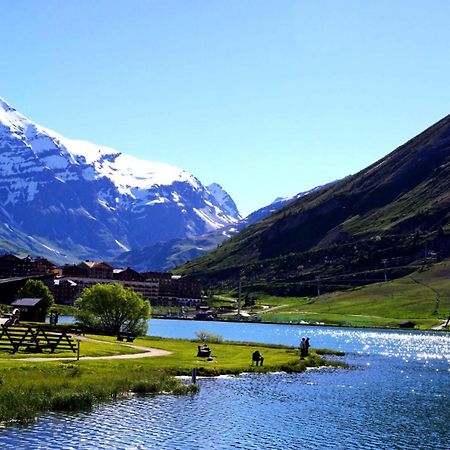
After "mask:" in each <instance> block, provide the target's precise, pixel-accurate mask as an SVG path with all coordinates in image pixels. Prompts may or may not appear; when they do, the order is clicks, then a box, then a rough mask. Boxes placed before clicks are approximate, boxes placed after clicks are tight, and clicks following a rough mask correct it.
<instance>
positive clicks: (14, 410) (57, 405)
mask: <svg viewBox="0 0 450 450" xmlns="http://www.w3.org/2000/svg"><path fill="white" fill-rule="evenodd" d="M96 338H98V339H96ZM87 339H89V340H90V342H89V345H90V347H87V348H89V351H90V352H91V353H90V356H89V352H88V351H87V350H86V352H87V354H88V355H87V356H85V357H84V358H83V357H81V358H80V360H77V359H76V357H74V356H71V357H69V358H67V359H66V358H65V356H66V355H64V360H61V359H59V358H58V357H48V358H42V357H40V356H37V357H34V358H28V357H26V358H15V359H10V358H0V379H1V381H2V382H1V383H0V421H1V423H2V424H4V425H5V424H11V423H14V422H20V423H28V422H32V421H33V420H35V418H36V417H38V416H39V415H41V414H42V413H45V412H49V411H52V412H56V411H80V410H85V411H90V410H91V409H92V408H93V406H94V405H96V404H99V403H103V402H107V401H111V400H113V401H114V400H120V399H122V398H127V397H128V396H129V395H132V394H140V395H146V394H151V395H156V394H162V393H170V394H173V395H192V394H195V393H197V392H198V389H199V386H198V384H193V383H185V382H182V381H181V378H179V377H184V378H183V380H186V379H189V378H191V376H190V375H191V373H192V369H193V368H195V369H196V375H197V377H198V378H201V377H207V378H212V377H218V376H219V377H220V376H229V377H232V376H233V377H237V376H239V375H241V374H243V373H250V374H251V373H254V374H255V373H258V374H260V373H274V372H283V373H300V372H304V371H306V370H308V368H317V367H323V366H326V367H329V368H336V367H342V368H346V367H348V365H347V364H346V363H345V362H344V361H342V360H341V361H336V360H332V359H327V358H326V357H327V356H328V355H329V356H332V355H333V354H336V355H338V356H342V352H341V353H339V352H336V351H334V350H331V351H329V352H330V353H327V354H325V355H322V354H320V353H321V349H317V351H316V350H314V349H311V352H310V355H309V356H308V357H306V358H305V359H304V360H300V358H299V356H298V350H297V349H295V348H292V347H288V346H274V345H270V344H260V343H245V342H239V343H227V342H223V343H210V346H211V348H212V355H211V356H212V357H213V358H214V359H213V360H212V361H211V360H207V359H206V358H199V357H197V356H196V355H197V345H198V341H192V340H188V339H184V340H178V339H171V338H152V337H150V336H146V337H140V338H137V339H136V341H137V345H135V346H134V347H139V348H145V349H146V351H145V352H144V353H133V354H126V353H127V352H126V351H125V347H129V344H125V343H123V344H121V347H123V348H124V353H125V354H122V355H117V356H106V357H105V356H93V355H95V354H98V350H96V348H95V346H97V347H101V346H102V345H103V344H105V343H106V344H115V345H117V343H116V342H115V337H113V336H109V337H108V336H94V337H89V338H87ZM96 342H97V344H96ZM104 347H105V346H104V345H103V354H104V352H105V350H104ZM106 347H109V345H107V346H106ZM256 349H259V350H261V351H262V354H263V356H264V358H265V361H264V362H265V365H264V366H252V365H251V356H252V354H253V352H254V351H255V350H256ZM154 351H156V352H158V354H153V355H152V352H154ZM96 352H97V353H96ZM135 355H137V356H135ZM143 356H144V357H143ZM146 356H158V357H155V358H151V357H146ZM46 363H47V364H46ZM191 379H192V378H191Z"/></svg>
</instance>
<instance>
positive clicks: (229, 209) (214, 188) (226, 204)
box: [207, 183, 242, 219]
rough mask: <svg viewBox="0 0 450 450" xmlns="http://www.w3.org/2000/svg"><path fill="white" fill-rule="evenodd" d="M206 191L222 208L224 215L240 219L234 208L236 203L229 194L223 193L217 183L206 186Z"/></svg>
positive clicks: (223, 190) (237, 211)
mask: <svg viewBox="0 0 450 450" xmlns="http://www.w3.org/2000/svg"><path fill="white" fill-rule="evenodd" d="M207 189H208V191H209V192H210V193H211V194H212V196H213V197H214V198H215V199H216V200H217V203H219V205H221V206H222V209H223V210H224V212H225V213H226V214H228V215H229V216H231V217H236V218H239V219H241V218H242V217H241V215H240V213H239V210H238V208H237V206H236V203H234V200H233V199H232V198H231V196H230V194H229V193H228V192H227V191H225V189H224V188H223V187H222V186H221V185H220V184H219V183H212V184H210V185H209V186H207Z"/></svg>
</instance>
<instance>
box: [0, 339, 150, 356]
mask: <svg viewBox="0 0 450 450" xmlns="http://www.w3.org/2000/svg"><path fill="white" fill-rule="evenodd" d="M92 337H93V336H92ZM96 337H97V336H96ZM131 353H142V350H137V349H134V348H131V347H126V346H123V345H121V344H119V343H117V341H115V339H114V340H111V344H106V343H105V344H101V343H96V342H87V341H82V342H81V343H80V356H114V355H122V354H131ZM34 357H36V358H41V357H46V358H74V359H75V358H76V353H74V352H72V351H71V350H55V352H54V353H48V352H45V353H30V352H26V351H25V350H24V349H20V350H19V351H18V352H17V353H12V351H10V350H6V349H2V350H0V360H2V359H22V358H34Z"/></svg>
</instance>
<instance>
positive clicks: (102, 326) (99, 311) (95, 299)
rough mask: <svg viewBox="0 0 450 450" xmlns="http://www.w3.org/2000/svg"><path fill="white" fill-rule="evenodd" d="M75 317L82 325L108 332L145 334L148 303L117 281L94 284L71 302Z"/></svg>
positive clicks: (148, 314) (148, 310)
mask: <svg viewBox="0 0 450 450" xmlns="http://www.w3.org/2000/svg"><path fill="white" fill-rule="evenodd" d="M75 306H77V307H78V312H77V313H76V318H77V320H78V321H79V322H81V323H82V324H83V325H85V326H87V327H89V328H93V329H95V330H98V331H102V332H105V333H108V334H112V335H113V334H117V333H119V332H120V331H123V332H128V333H132V334H135V335H138V334H141V335H142V334H145V332H146V331H147V319H149V318H150V303H149V302H148V301H147V300H144V299H143V297H142V295H140V294H138V293H137V292H135V291H134V290H133V289H131V288H125V287H123V286H122V285H121V284H96V285H95V286H92V287H90V288H86V289H84V290H83V292H82V294H81V297H80V298H79V299H77V301H76V302H75Z"/></svg>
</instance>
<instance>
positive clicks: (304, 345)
mask: <svg viewBox="0 0 450 450" xmlns="http://www.w3.org/2000/svg"><path fill="white" fill-rule="evenodd" d="M308 354H309V337H307V338H302V340H301V341H300V359H305V358H306V357H307V356H308Z"/></svg>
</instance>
